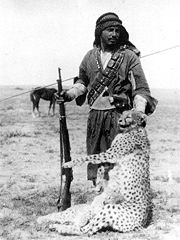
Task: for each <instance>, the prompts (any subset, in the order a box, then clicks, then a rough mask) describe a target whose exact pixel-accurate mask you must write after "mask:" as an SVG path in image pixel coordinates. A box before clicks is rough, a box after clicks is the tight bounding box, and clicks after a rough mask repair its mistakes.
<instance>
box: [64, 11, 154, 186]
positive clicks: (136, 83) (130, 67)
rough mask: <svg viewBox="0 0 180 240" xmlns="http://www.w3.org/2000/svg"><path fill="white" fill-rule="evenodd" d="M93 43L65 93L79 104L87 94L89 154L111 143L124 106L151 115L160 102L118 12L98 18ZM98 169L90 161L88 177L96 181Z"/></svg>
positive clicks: (67, 99)
mask: <svg viewBox="0 0 180 240" xmlns="http://www.w3.org/2000/svg"><path fill="white" fill-rule="evenodd" d="M93 46H94V48H93V49H92V50H90V51H88V52H87V54H86V55H85V57H84V59H83V60H82V62H81V64H80V67H79V78H78V80H77V81H76V83H75V84H74V85H73V87H72V88H71V89H69V90H68V91H66V92H63V93H62V96H63V98H64V101H72V100H73V99H76V102H77V104H78V105H82V104H83V101H82V98H83V97H82V96H83V95H87V101H88V104H89V107H90V111H89V117H88V122H87V141H86V143H87V154H88V155H90V154H95V153H100V152H104V151H106V150H107V149H108V148H109V147H110V145H111V142H112V140H113V139H114V137H115V135H116V134H117V120H118V119H119V117H120V115H121V114H122V112H123V111H124V110H129V109H132V108H134V109H136V110H137V111H140V112H141V113H142V115H144V114H147V115H149V114H151V113H153V112H154V110H155V108H156V104H157V100H155V99H154V98H153V97H151V93H150V90H149V86H148V83H147V81H146V78H145V75H144V72H143V69H142V66H141V63H140V59H139V54H140V53H139V51H138V50H137V49H136V47H135V46H134V45H133V44H132V43H131V42H129V34H128V32H127V31H126V29H125V28H124V27H123V26H122V21H121V20H120V19H119V17H118V15H116V14H115V13H111V12H109V13H105V14H103V15H102V16H100V17H99V18H98V19H97V21H96V28H95V40H94V44H93ZM84 99H85V98H84ZM97 169H98V166H97V165H94V164H89V165H88V169H87V175H88V180H92V181H93V183H94V185H95V184H96V175H97Z"/></svg>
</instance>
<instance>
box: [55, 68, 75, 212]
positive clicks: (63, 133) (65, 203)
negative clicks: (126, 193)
mask: <svg viewBox="0 0 180 240" xmlns="http://www.w3.org/2000/svg"><path fill="white" fill-rule="evenodd" d="M58 73H59V79H58V80H57V84H58V95H59V96H60V93H61V91H62V80H61V69H60V68H58ZM59 130H60V131H59V135H60V190H59V198H58V201H57V208H58V211H63V210H65V209H67V208H69V207H70V206H71V192H70V185H71V181H72V180H73V174H72V169H62V163H63V161H64V162H68V161H71V156H70V141H69V133H68V129H67V123H66V112H65V106H64V102H63V101H62V102H61V103H60V104H59ZM62 175H65V183H64V188H63V191H62Z"/></svg>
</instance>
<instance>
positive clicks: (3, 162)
mask: <svg viewBox="0 0 180 240" xmlns="http://www.w3.org/2000/svg"><path fill="white" fill-rule="evenodd" d="M30 89H31V87H28V86H7V87H5V86H1V87H0V101H1V100H2V99H4V98H6V97H9V96H12V95H16V94H21V93H23V92H26V91H28V90H30ZM152 95H153V96H154V97H156V98H157V99H158V101H159V104H158V107H157V110H156V112H155V113H154V114H153V115H151V116H149V117H148V123H147V131H148V135H149V139H150V142H151V160H150V172H151V188H152V193H153V203H154V214H153V221H152V223H151V224H150V225H149V226H148V227H147V228H146V229H143V230H141V231H139V232H131V233H117V232H110V231H105V232H101V233H97V234H95V235H93V236H92V237H88V236H86V235H84V236H80V237H79V236H62V235H59V234H58V233H56V232H53V231H50V230H48V229H46V228H41V227H39V226H38V224H37V223H36V219H37V218H38V217H39V216H41V215H45V214H48V213H52V212H56V211H57V206H56V202H57V199H58V194H59V186H60V174H59V172H60V171H59V168H60V164H59V161H60V150H59V119H58V106H56V115H55V116H53V117H52V116H47V112H48V104H49V103H48V102H46V101H43V100H41V102H40V110H41V117H37V118H33V117H32V104H31V102H30V98H29V93H26V94H22V95H20V96H18V97H14V98H11V99H8V100H6V101H3V102H0V146H1V152H0V240H5V239H8V240H16V239H23V240H27V239H31V240H32V239H43V240H49V239H61V240H69V239H72V240H75V239H82V240H86V239H100V240H101V239H107V240H118V239H122V240H127V239H128V240H129V239H131V240H159V239H160V240H161V239H162V240H164V239H165V240H173V239H177V240H178V239H180V107H179V106H180V90H176V89H174V90H163V89H152ZM66 114H67V125H68V130H69V135H70V143H71V157H72V158H76V157H79V156H82V155H85V154H86V148H85V138H86V120H87V116H88V106H87V105H84V106H83V107H78V106H76V105H75V103H74V102H72V103H66ZM73 175H74V180H73V182H72V184H71V194H72V205H75V204H81V203H86V202H90V201H91V200H92V198H93V197H94V196H95V195H96V194H97V193H96V192H95V190H94V188H93V186H92V183H91V182H90V181H87V180H86V165H85V164H84V165H83V166H81V167H76V168H75V169H74V171H73Z"/></svg>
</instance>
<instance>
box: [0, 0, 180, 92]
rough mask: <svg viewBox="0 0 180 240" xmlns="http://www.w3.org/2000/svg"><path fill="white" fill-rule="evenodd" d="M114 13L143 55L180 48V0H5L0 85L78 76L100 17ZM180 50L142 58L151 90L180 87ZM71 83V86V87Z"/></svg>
mask: <svg viewBox="0 0 180 240" xmlns="http://www.w3.org/2000/svg"><path fill="white" fill-rule="evenodd" d="M109 11H113V12H115V13H117V14H118V15H119V17H120V19H121V20H122V21H123V25H124V26H125V27H126V29H127V30H128V32H129V34H130V40H131V41H132V42H133V43H134V44H135V45H136V46H137V48H139V49H140V51H141V55H142V56H144V55H146V54H149V53H152V52H156V51H159V50H163V49H166V48H169V47H172V46H176V45H180V0H0V38H1V39H0V84H6V85H9V84H13V85H21V84H28V85H29V84H33V85H37V86H43V85H48V84H51V83H54V82H56V79H57V78H58V70H57V69H58V67H61V69H62V78H63V79H64V80H65V79H67V78H71V77H74V76H76V75H77V74H78V68H79V64H80V62H81V61H82V58H83V56H84V55H85V54H86V52H87V51H88V50H90V49H91V48H92V44H93V41H94V29H95V22H96V20H97V18H98V17H99V16H100V15H101V14H103V13H105V12H109ZM179 59H180V48H174V49H172V50H169V51H167V52H163V53H160V54H157V55H152V56H149V57H146V58H142V59H141V61H142V65H143V68H144V71H145V74H146V77H147V80H148V82H149V85H150V87H157V88H159V87H161V88H169V87H170V88H180V71H179V69H180V60H179ZM70 83H72V81H71V82H70Z"/></svg>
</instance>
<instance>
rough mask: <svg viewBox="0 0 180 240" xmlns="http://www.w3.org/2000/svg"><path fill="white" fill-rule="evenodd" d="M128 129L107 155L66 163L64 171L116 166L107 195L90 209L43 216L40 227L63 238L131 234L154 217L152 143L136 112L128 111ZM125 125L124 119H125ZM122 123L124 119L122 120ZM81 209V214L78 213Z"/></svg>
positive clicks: (101, 154)
mask: <svg viewBox="0 0 180 240" xmlns="http://www.w3.org/2000/svg"><path fill="white" fill-rule="evenodd" d="M129 116H130V118H131V121H129V122H130V124H129V126H128V127H126V128H124V129H122V127H121V124H119V129H120V132H119V133H118V134H117V136H116V137H115V139H114V140H113V142H112V145H111V147H110V148H109V149H108V150H107V151H106V152H104V153H100V154H94V155H90V156H86V157H82V158H79V159H73V160H72V161H71V162H67V163H64V168H71V167H73V166H76V165H81V164H83V163H84V162H91V163H95V164H100V163H106V162H108V163H113V164H114V168H113V169H111V170H110V171H109V180H108V182H107V185H106V187H105V188H104V191H103V192H102V193H101V194H100V195H98V196H96V197H95V198H94V200H93V202H92V203H91V204H90V205H85V206H84V205H79V206H78V205H76V206H72V207H71V208H69V209H67V210H65V211H64V212H59V213H52V214H49V215H47V216H42V217H40V218H39V219H38V223H43V222H45V223H51V224H50V225H49V227H50V228H51V229H55V230H56V231H58V232H59V233H61V234H77V235H81V234H84V233H88V234H89V235H92V234H94V233H96V232H98V231H99V230H103V229H106V228H108V229H112V230H115V231H119V232H128V231H133V230H138V229H141V228H142V227H145V226H147V225H148V223H149V218H150V217H151V209H152V207H151V206H152V204H151V195H150V178H149V152H150V143H149V140H148V137H147V133H146V130H145V128H144V127H142V119H141V116H142V115H140V114H139V112H137V111H132V110H131V111H128V113H126V117H127V118H128V117H129ZM123 121H124V119H123ZM119 122H120V123H122V119H120V120H119ZM77 209H80V210H77Z"/></svg>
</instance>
